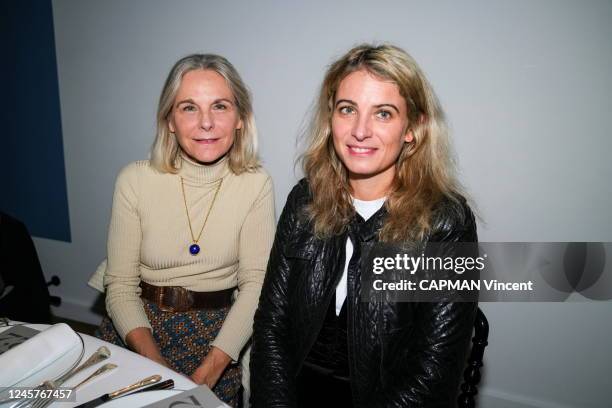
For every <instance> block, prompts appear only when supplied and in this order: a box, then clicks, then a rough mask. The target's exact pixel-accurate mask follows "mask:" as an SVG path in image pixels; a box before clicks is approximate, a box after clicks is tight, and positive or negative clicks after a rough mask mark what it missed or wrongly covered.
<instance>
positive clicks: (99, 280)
mask: <svg viewBox="0 0 612 408" xmlns="http://www.w3.org/2000/svg"><path fill="white" fill-rule="evenodd" d="M105 273H106V259H105V260H103V261H102V262H101V263H100V265H98V267H97V268H96V271H95V272H94V274H93V275H91V278H89V281H88V282H87V284H88V285H89V286H91V287H92V288H94V289H96V290H97V291H99V292H102V293H104V274H105Z"/></svg>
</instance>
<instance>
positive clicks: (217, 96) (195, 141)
mask: <svg viewBox="0 0 612 408" xmlns="http://www.w3.org/2000/svg"><path fill="white" fill-rule="evenodd" d="M168 127H169V128H170V131H171V132H173V133H175V134H176V140H177V141H178V144H179V145H180V146H181V149H182V150H183V152H184V153H185V154H187V156H189V157H190V158H191V159H192V160H195V161H197V162H199V163H213V162H215V161H217V160H219V159H220V158H221V157H223V156H224V155H225V154H226V153H227V152H228V151H229V150H230V148H231V147H232V144H233V143H234V134H235V132H236V129H240V128H242V120H240V117H239V115H238V110H237V108H236V105H235V103H234V96H233V95H232V91H231V90H230V88H229V87H228V86H227V83H226V81H225V78H223V77H222V76H221V75H220V74H218V73H217V72H215V71H212V70H209V69H207V70H202V69H198V70H194V71H189V72H187V73H186V74H185V75H183V79H182V80H181V85H180V87H179V90H178V92H177V94H176V98H175V99H174V103H173V104H172V111H171V112H170V115H169V116H168Z"/></svg>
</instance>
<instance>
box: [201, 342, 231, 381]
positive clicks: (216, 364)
mask: <svg viewBox="0 0 612 408" xmlns="http://www.w3.org/2000/svg"><path fill="white" fill-rule="evenodd" d="M231 361H232V359H231V357H230V356H228V355H227V354H225V352H224V351H222V350H221V349H219V348H217V347H214V346H213V347H211V348H210V351H209V352H208V354H207V355H206V357H204V360H202V364H200V366H199V367H198V368H197V369H196V370H195V371H194V373H193V374H192V375H191V379H192V380H193V381H194V382H195V383H197V384H206V385H207V386H208V388H210V389H211V390H212V388H213V387H214V386H215V384H217V381H219V378H220V377H221V374H223V371H225V368H226V367H227V366H228V365H229V363H230V362H231Z"/></svg>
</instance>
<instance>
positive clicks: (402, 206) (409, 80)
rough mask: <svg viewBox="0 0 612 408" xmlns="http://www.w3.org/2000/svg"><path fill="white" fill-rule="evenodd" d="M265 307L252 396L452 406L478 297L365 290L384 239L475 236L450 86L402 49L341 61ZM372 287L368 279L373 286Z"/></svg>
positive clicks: (275, 251)
mask: <svg viewBox="0 0 612 408" xmlns="http://www.w3.org/2000/svg"><path fill="white" fill-rule="evenodd" d="M309 136H310V145H309V147H308V150H307V151H306V153H305V154H304V157H303V165H304V172H305V174H306V178H305V179H303V180H302V181H300V183H298V185H296V186H295V187H294V189H293V190H292V191H291V193H290V194H289V198H288V199H287V204H286V205H285V208H284V210H283V213H282V215H281V218H280V221H279V225H278V228H277V232H276V237H275V240H274V245H273V248H272V252H271V255H270V260H269V263H268V270H267V275H266V278H265V282H264V285H263V289H262V293H261V297H260V301H259V308H258V310H257V312H256V315H255V326H254V335H253V349H252V357H251V387H252V399H251V401H252V404H253V406H254V407H255V408H259V407H262V408H263V407H265V408H269V407H325V406H335V407H364V408H374V407H427V408H431V407H445V408H448V407H452V406H454V405H455V399H456V394H457V389H458V385H459V380H460V375H461V370H462V368H463V366H464V363H465V358H466V352H467V348H468V344H469V338H470V335H471V332H472V325H473V321H474V317H475V313H476V308H477V305H476V303H474V302H461V303H460V302H448V301H446V302H443V301H430V302H403V303H402V302H392V301H388V300H387V301H385V300H380V299H378V300H371V301H363V300H362V294H363V293H365V291H366V290H368V289H367V288H366V287H363V288H362V283H363V282H362V275H364V274H366V273H371V271H370V272H368V271H364V270H363V268H362V265H361V261H362V257H363V256H365V255H364V254H365V251H366V249H365V248H368V245H371V244H373V243H389V244H402V243H407V242H417V243H421V244H427V243H432V242H442V243H444V245H443V247H444V248H446V249H445V254H444V255H445V256H446V255H452V252H453V251H454V249H453V245H448V244H452V243H454V242H475V241H476V240H477V236H476V225H475V222H474V216H473V215H472V212H471V211H470V209H469V207H468V206H467V204H466V203H465V200H464V199H463V197H462V196H461V194H460V189H459V186H458V183H457V182H456V181H455V178H454V175H453V174H454V173H453V167H452V160H451V158H450V154H449V147H448V146H449V143H448V134H447V130H446V126H445V122H444V117H443V112H442V110H441V108H440V106H439V103H438V101H437V98H436V96H435V94H434V92H433V90H432V88H431V86H430V85H429V83H428V82H427V80H426V78H425V76H424V74H423V73H422V71H421V70H420V68H419V67H418V65H417V64H416V62H415V61H414V60H413V59H412V58H411V57H410V56H409V55H408V54H407V53H406V52H405V51H403V50H401V49H399V48H397V47H394V46H390V45H382V46H371V45H361V46H358V47H355V48H353V49H352V50H350V51H349V52H348V53H347V54H345V55H344V56H343V57H341V58H340V59H339V60H338V61H336V62H335V63H333V64H332V65H331V66H330V68H329V69H328V71H327V73H326V75H325V79H324V81H323V85H322V87H321V92H320V96H319V100H318V106H317V110H316V111H315V115H314V118H313V121H312V126H311V129H310V131H309ZM362 289H363V290H362Z"/></svg>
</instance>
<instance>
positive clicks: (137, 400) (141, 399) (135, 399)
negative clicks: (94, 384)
mask: <svg viewBox="0 0 612 408" xmlns="http://www.w3.org/2000/svg"><path fill="white" fill-rule="evenodd" d="M181 392H182V391H179V390H159V391H145V392H139V393H137V394H132V395H126V396H125V397H120V398H117V399H116V400H111V401H108V402H107V403H105V404H102V405H100V407H104V408H127V407H129V408H136V407H142V406H145V405H147V404H151V403H153V402H157V401H161V400H163V399H166V398H170V397H173V396H175V395H177V394H180V393H181Z"/></svg>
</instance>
